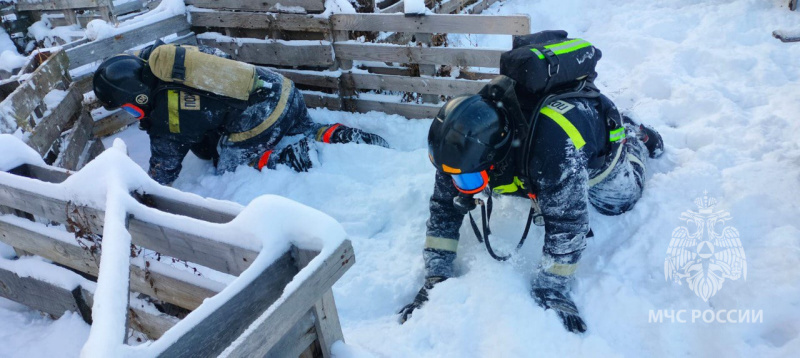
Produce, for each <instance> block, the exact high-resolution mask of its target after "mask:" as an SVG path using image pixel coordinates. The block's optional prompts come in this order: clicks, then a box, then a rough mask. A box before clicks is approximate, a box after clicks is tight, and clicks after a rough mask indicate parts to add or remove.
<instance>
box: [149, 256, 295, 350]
mask: <svg viewBox="0 0 800 358" xmlns="http://www.w3.org/2000/svg"><path fill="white" fill-rule="evenodd" d="M292 261H293V260H292V256H291V253H290V252H286V253H285V254H284V255H283V256H281V258H279V259H278V260H276V261H275V262H273V263H272V264H271V265H269V267H267V268H266V269H265V270H264V271H262V272H261V273H259V275H258V276H257V277H256V278H255V279H253V281H251V282H250V283H248V284H247V286H245V287H244V288H243V289H242V290H241V291H239V292H237V293H236V294H235V295H234V296H233V297H231V298H230V299H229V300H227V301H226V302H225V303H223V304H222V305H221V306H219V307H218V308H217V309H216V310H214V311H213V312H212V313H211V314H209V315H208V316H207V317H205V318H204V319H203V320H202V321H200V322H199V323H197V324H196V325H195V326H193V327H191V328H190V329H189V330H188V331H186V333H184V334H183V335H182V336H180V338H178V339H177V340H176V341H175V342H174V343H173V344H171V345H170V346H169V347H168V348H167V349H165V350H164V351H163V352H160V354H159V357H169V358H181V357H187V358H189V357H200V356H206V357H212V356H214V357H215V356H218V355H219V354H220V353H222V351H223V350H225V349H226V348H228V346H229V345H230V344H231V343H233V341H234V340H236V339H237V338H238V337H239V336H240V335H241V334H242V332H244V331H245V330H246V329H247V328H248V327H249V326H250V324H251V323H253V321H255V320H256V319H258V317H259V316H260V315H261V314H262V313H263V312H264V311H266V310H267V309H268V308H270V306H272V304H273V303H274V302H275V301H276V300H277V299H278V298H280V297H281V294H282V293H283V290H284V288H285V287H286V285H287V284H288V283H289V282H291V281H292V279H293V278H294V276H295V274H296V273H297V268H295V267H294V265H293V264H292ZM290 304H291V301H289V300H287V301H285V302H281V303H280V304H279V306H278V307H281V306H285V305H290ZM307 309H308V308H306V310H307ZM297 319H300V317H297V318H296V319H295V320H293V321H291V322H286V324H289V325H292V326H294V323H295V322H296V321H297ZM221 328H222V329H221ZM287 331H288V330H287ZM282 333H286V332H282ZM265 353H266V352H265Z"/></svg>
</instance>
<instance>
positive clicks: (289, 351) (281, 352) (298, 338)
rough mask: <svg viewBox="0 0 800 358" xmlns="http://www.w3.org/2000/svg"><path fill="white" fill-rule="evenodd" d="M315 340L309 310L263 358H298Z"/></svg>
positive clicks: (312, 319)
mask: <svg viewBox="0 0 800 358" xmlns="http://www.w3.org/2000/svg"><path fill="white" fill-rule="evenodd" d="M315 340H317V331H316V327H314V315H313V313H312V311H311V310H309V311H308V312H307V313H306V315H305V316H303V317H302V318H300V320H298V321H297V323H295V325H294V327H292V329H290V330H289V331H288V332H286V334H284V335H283V337H281V339H280V340H279V341H278V343H276V344H275V346H274V347H272V349H270V351H269V353H267V354H266V355H265V356H264V358H286V357H291V358H295V357H300V355H301V354H302V353H303V352H304V351H305V350H306V349H308V348H309V346H311V345H312V344H313V343H314V341H315Z"/></svg>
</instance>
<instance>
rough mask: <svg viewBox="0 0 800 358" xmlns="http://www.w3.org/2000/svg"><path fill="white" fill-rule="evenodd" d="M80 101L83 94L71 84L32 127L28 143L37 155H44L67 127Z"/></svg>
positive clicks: (78, 109)
mask: <svg viewBox="0 0 800 358" xmlns="http://www.w3.org/2000/svg"><path fill="white" fill-rule="evenodd" d="M81 101H83V95H81V93H80V92H79V91H78V88H77V87H76V86H75V84H73V85H72V86H70V88H69V90H68V91H67V95H66V96H65V97H64V99H63V100H61V102H60V103H59V104H58V105H57V106H56V107H55V108H51V109H50V114H49V115H47V116H45V117H44V118H42V120H41V121H39V124H37V125H36V127H34V128H33V131H32V132H31V135H30V137H28V139H27V143H28V145H29V146H30V147H31V148H33V149H34V150H36V151H37V152H39V155H41V156H44V155H45V154H46V153H47V151H48V150H49V149H50V147H51V146H52V145H53V142H55V140H56V139H58V137H59V136H61V133H62V132H63V131H65V130H66V129H67V128H68V127H67V126H68V124H69V123H70V121H71V119H73V117H74V116H75V114H77V113H78V112H79V111H80V109H81Z"/></svg>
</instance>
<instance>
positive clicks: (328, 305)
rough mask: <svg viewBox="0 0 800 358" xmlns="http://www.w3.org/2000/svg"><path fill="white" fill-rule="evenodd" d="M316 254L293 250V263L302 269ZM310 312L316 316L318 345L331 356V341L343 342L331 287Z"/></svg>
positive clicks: (324, 352) (315, 324)
mask: <svg viewBox="0 0 800 358" xmlns="http://www.w3.org/2000/svg"><path fill="white" fill-rule="evenodd" d="M317 254H318V253H317V252H314V251H309V250H295V253H294V256H295V264H296V265H297V267H298V268H299V269H303V268H304V267H306V266H307V265H308V263H309V262H311V260H313V259H314V257H316V256H317ZM311 312H313V313H314V317H315V318H316V319H315V320H314V327H315V328H316V331H317V339H318V340H319V344H320V347H322V355H323V356H324V357H331V356H332V354H331V346H332V345H333V343H334V342H336V341H342V342H344V334H343V333H342V326H341V323H339V313H338V312H337V310H336V302H335V301H334V299H333V291H332V290H331V289H328V291H326V292H325V293H324V294H322V297H321V298H320V299H319V301H317V302H316V303H315V304H314V307H313V308H312V309H311Z"/></svg>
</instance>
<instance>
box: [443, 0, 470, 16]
mask: <svg viewBox="0 0 800 358" xmlns="http://www.w3.org/2000/svg"><path fill="white" fill-rule="evenodd" d="M476 1H479V0H450V1H448V2H445V3H442V5H441V6H439V8H438V9H436V13H437V14H454V13H457V12H461V10H464V9H465V8H467V6H469V5H472V4H474V3H475V2H476Z"/></svg>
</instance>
